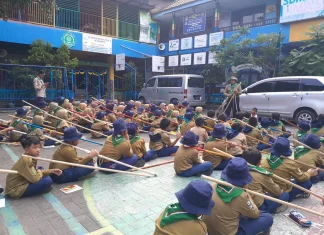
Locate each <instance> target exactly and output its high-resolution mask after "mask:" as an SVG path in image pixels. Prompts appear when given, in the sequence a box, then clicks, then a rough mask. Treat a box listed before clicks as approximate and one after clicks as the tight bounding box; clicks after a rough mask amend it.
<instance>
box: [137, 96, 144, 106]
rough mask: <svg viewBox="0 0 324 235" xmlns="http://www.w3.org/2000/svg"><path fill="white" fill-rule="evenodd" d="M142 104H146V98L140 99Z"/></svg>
mask: <svg viewBox="0 0 324 235" xmlns="http://www.w3.org/2000/svg"><path fill="white" fill-rule="evenodd" d="M138 100H139V101H140V102H141V103H142V104H145V98H144V97H142V96H141V97H140V98H139V99H138Z"/></svg>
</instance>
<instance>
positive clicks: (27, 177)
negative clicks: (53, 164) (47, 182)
mask: <svg viewBox="0 0 324 235" xmlns="http://www.w3.org/2000/svg"><path fill="white" fill-rule="evenodd" d="M36 165H37V160H35V159H32V158H28V157H21V158H20V159H19V160H18V161H17V162H16V163H15V165H14V166H13V167H12V168H11V170H14V171H18V174H8V175H7V179H6V192H5V193H6V195H9V196H10V197H13V198H16V199H18V198H20V197H21V196H22V195H23V194H24V192H25V191H26V189H27V187H28V185H29V184H35V183H37V182H38V181H40V180H41V179H42V178H43V177H44V176H48V175H49V171H48V170H37V169H36Z"/></svg>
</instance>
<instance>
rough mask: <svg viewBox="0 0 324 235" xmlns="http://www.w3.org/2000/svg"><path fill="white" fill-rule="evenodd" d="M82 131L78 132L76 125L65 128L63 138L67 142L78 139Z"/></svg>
mask: <svg viewBox="0 0 324 235" xmlns="http://www.w3.org/2000/svg"><path fill="white" fill-rule="evenodd" d="M81 137H82V133H80V132H78V130H77V129H76V127H75V126H72V127H69V128H66V129H65V130H64V136H63V140H64V141H67V142H71V141H76V140H79V139H81Z"/></svg>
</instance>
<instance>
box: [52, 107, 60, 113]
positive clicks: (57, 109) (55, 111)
mask: <svg viewBox="0 0 324 235" xmlns="http://www.w3.org/2000/svg"><path fill="white" fill-rule="evenodd" d="M60 109H61V107H57V108H56V109H54V111H53V112H54V114H56V113H57V111H59V110H60Z"/></svg>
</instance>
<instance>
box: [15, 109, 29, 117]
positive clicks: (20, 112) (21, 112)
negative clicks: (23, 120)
mask: <svg viewBox="0 0 324 235" xmlns="http://www.w3.org/2000/svg"><path fill="white" fill-rule="evenodd" d="M27 113H28V110H27V109H24V108H18V109H17V110H16V117H23V116H25V115H26V114H27Z"/></svg>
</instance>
